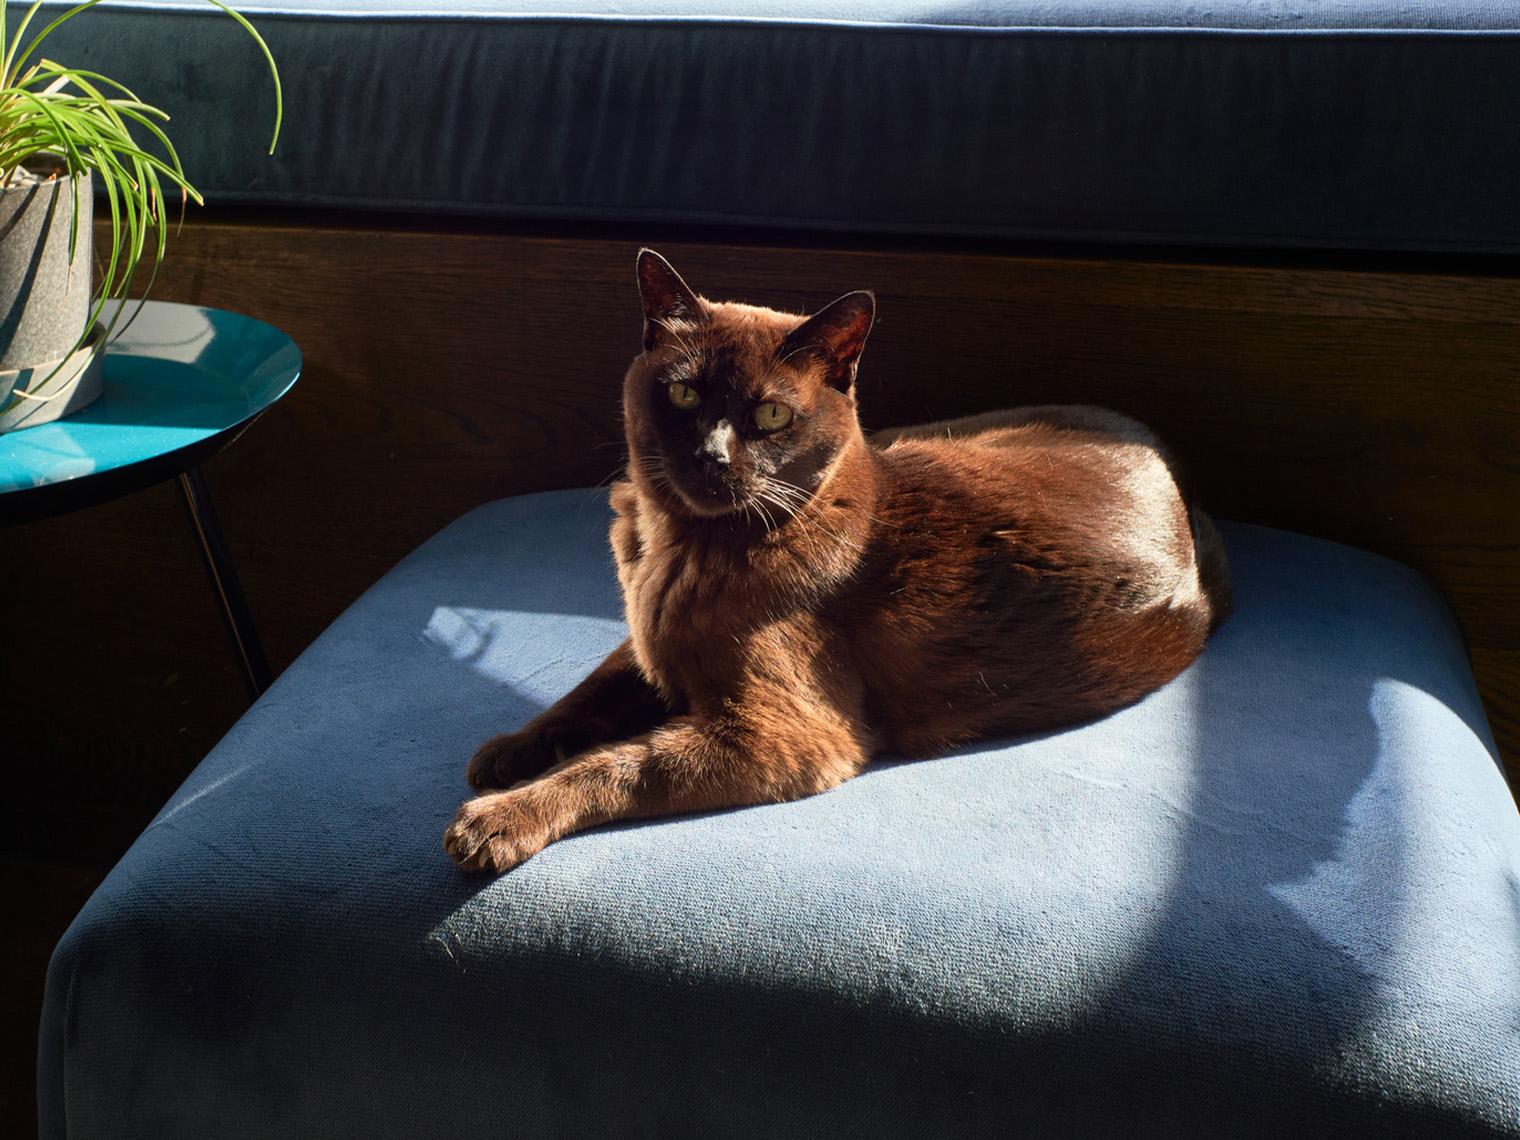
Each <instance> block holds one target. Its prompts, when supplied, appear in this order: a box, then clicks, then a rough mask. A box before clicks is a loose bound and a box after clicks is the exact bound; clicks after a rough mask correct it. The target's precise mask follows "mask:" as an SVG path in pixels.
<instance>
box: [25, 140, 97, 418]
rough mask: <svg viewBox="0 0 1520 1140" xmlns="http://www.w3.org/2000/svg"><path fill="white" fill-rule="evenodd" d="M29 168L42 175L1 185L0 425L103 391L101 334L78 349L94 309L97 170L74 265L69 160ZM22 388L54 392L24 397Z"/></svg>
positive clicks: (85, 191) (77, 405)
mask: <svg viewBox="0 0 1520 1140" xmlns="http://www.w3.org/2000/svg"><path fill="white" fill-rule="evenodd" d="M28 170H30V171H31V172H32V173H33V174H34V175H36V176H38V180H36V181H29V182H26V183H23V184H21V185H18V186H11V187H7V188H6V189H4V190H0V432H3V431H11V430H14V429H16V428H20V427H32V426H35V425H36V424H40V423H47V422H49V421H51V420H55V419H58V418H59V417H60V416H63V415H68V414H69V413H71V412H77V411H79V410H80V409H81V408H83V407H86V406H87V405H88V404H89V403H90V402H91V401H92V400H94V398H95V397H96V396H98V395H99V394H100V383H99V381H100V361H99V356H100V353H99V349H100V340H101V338H100V337H99V336H92V337H91V338H90V339H89V342H88V343H87V344H86V345H85V346H84V348H83V349H81V350H79V351H75V346H76V345H78V344H79V339H80V335H81V334H82V333H83V332H84V328H85V322H86V321H87V320H88V319H89V313H90V290H91V284H92V276H91V259H90V249H91V222H92V220H93V215H94V211H93V194H92V190H93V187H92V186H91V184H90V177H89V175H88V174H85V175H84V176H83V178H82V179H81V180H80V184H79V196H78V207H79V230H78V238H77V241H76V244H75V247H74V259H73V264H72V265H71V264H70V262H69V232H70V229H71V227H72V224H73V217H74V207H75V200H74V192H73V179H71V178H68V177H64V176H63V170H62V167H61V162H55V163H49V162H48V161H47V160H42V161H40V162H37V163H29V164H28ZM50 175H51V176H52V177H49V176H50ZM18 389H19V390H20V391H24V392H30V393H31V394H32V395H34V396H37V397H46V399H31V400H22V399H19V398H18V397H15V391H16V390H18Z"/></svg>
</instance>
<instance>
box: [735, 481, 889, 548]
mask: <svg viewBox="0 0 1520 1140" xmlns="http://www.w3.org/2000/svg"><path fill="white" fill-rule="evenodd" d="M757 496H758V497H760V498H763V499H765V501H767V502H769V503H770V504H771V505H773V506H775V507H778V508H779V509H781V510H782V511H785V512H786V514H787V516H788V518H789V519H795V520H797V525H798V528H799V529H800V530H801V531H802V532H804V533H807V532H809V531H819V532H821V533H822V534H824V535H825V536H827V537H828V538H831V539H833V540H834V541H835V542H837V543H838V544H839V545H841V546H843V547H845V548H846V549H849V550H853V551H855V552H856V553H859V552H860V551H861V550H862V549H863V548H862V546H861V544H860V543H858V542H855V541H852V540H851V539H849V538H847V537H846V536H845V535H843V534H840V533H839V532H838V531H837V530H835V529H834V528H832V527H829V526H826V525H825V524H824V522H823V520H822V519H820V518H818V517H816V515H813V514H812V509H811V508H812V507H813V505H814V503H815V502H816V496H813V495H809V494H808V492H806V491H804V490H803V489H802V488H801V487H798V486H797V485H796V484H794V483H788V482H787V481H786V480H784V479H775V478H772V477H767V478H766V479H765V480H764V482H763V483H761V485H760V488H759V490H758V492H757Z"/></svg>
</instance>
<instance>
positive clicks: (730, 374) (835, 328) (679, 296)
mask: <svg viewBox="0 0 1520 1140" xmlns="http://www.w3.org/2000/svg"><path fill="white" fill-rule="evenodd" d="M638 280H639V294H640V296H641V297H642V299H643V302H644V351H643V352H642V353H641V354H640V355H639V356H638V358H637V359H635V360H634V362H633V365H632V366H631V367H630V368H629V370H628V376H627V379H626V381H625V383H624V389H623V414H624V417H625V419H626V421H627V427H628V443H629V449H630V452H631V458H630V462H631V464H632V465H633V470H634V472H635V477H636V478H639V479H640V480H642V481H647V482H648V483H649V484H650V485H652V486H658V487H664V488H668V489H669V490H670V491H671V492H673V496H674V499H675V501H676V502H677V503H678V504H679V505H681V506H684V507H685V509H686V510H688V511H689V512H690V513H692V514H693V515H698V516H703V517H712V516H717V515H724V514H729V513H731V512H734V511H745V510H751V509H753V510H756V511H757V512H758V513H760V514H762V515H764V514H769V515H770V516H777V515H778V513H779V514H787V515H789V514H792V513H795V511H796V509H797V508H798V507H799V506H801V504H802V503H803V502H804V501H805V499H806V497H807V496H809V495H811V494H812V493H813V492H814V491H815V490H816V489H817V488H818V486H819V484H820V483H821V482H822V481H823V480H824V479H825V478H826V476H827V474H828V472H829V470H830V469H831V464H832V462H833V460H834V459H835V457H836V456H837V455H839V454H840V452H841V451H842V449H844V448H845V447H846V446H848V445H849V444H850V443H851V441H854V440H859V438H860V426H859V422H858V420H857V418H856V412H855V369H856V365H857V363H858V362H859V360H860V353H861V350H862V349H863V348H864V347H865V343H866V336H867V334H868V333H869V332H870V331H871V323H872V321H873V320H874V318H875V314H876V301H875V299H874V298H873V297H872V295H871V294H870V293H864V292H861V293H848V294H846V295H845V296H843V297H840V298H839V299H838V300H837V301H835V302H833V303H832V304H830V305H828V306H826V307H825V308H823V309H821V310H819V311H818V312H817V313H815V314H813V315H812V316H811V317H803V316H798V315H796V314H792V313H779V312H776V311H775V310H773V309H762V308H756V307H754V306H751V305H739V304H730V303H721V302H712V301H707V300H705V299H704V298H702V297H700V296H698V295H697V294H696V293H694V292H693V291H692V290H691V288H690V287H689V286H688V285H687V284H686V282H684V281H682V280H681V278H680V275H679V274H677V273H676V271H675V270H674V269H672V268H671V266H670V264H669V263H668V262H667V261H666V260H665V259H664V258H663V257H661V256H660V255H659V254H657V253H655V252H654V251H653V250H649V249H645V250H641V251H640V252H639V260H638Z"/></svg>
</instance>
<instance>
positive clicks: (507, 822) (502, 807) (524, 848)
mask: <svg viewBox="0 0 1520 1140" xmlns="http://www.w3.org/2000/svg"><path fill="white" fill-rule="evenodd" d="M554 838H555V829H554V827H553V823H552V820H551V818H550V813H549V812H547V811H546V810H545V808H544V804H543V803H542V802H541V798H540V797H534V796H532V795H530V794H529V793H527V792H524V791H515V792H496V793H494V794H492V795H487V796H480V797H478V798H476V799H473V800H466V801H465V802H464V803H463V804H461V805H460V807H459V811H458V812H456V813H455V815H454V822H453V823H451V824H449V826H448V830H446V831H445V832H444V833H443V849H444V850H445V851H447V852H448V853H449V857H450V858H452V859H453V860H454V862H456V863H458V864H459V865H460V866H461V867H463V868H464V869H465V870H466V871H494V872H496V873H497V874H500V873H501V872H503V871H510V870H511V869H512V868H513V867H515V866H517V865H518V864H519V863H521V862H522V861H523V860H524V859H527V858H530V857H531V856H533V855H537V854H538V853H539V852H540V851H542V850H543V849H544V848H545V847H547V846H548V845H549V843H550V842H552V841H553V840H554Z"/></svg>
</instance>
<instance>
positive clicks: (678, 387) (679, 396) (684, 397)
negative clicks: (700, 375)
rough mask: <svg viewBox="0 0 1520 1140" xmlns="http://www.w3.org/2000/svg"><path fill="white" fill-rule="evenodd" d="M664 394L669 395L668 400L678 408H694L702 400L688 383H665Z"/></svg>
mask: <svg viewBox="0 0 1520 1140" xmlns="http://www.w3.org/2000/svg"><path fill="white" fill-rule="evenodd" d="M665 394H666V395H667V396H669V397H670V402H671V403H672V404H674V405H675V406H676V407H678V408H695V407H696V406H697V405H698V404H700V403H701V402H702V397H701V396H699V395H698V394H697V390H696V389H695V388H693V387H692V386H691V385H690V384H667V385H665Z"/></svg>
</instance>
